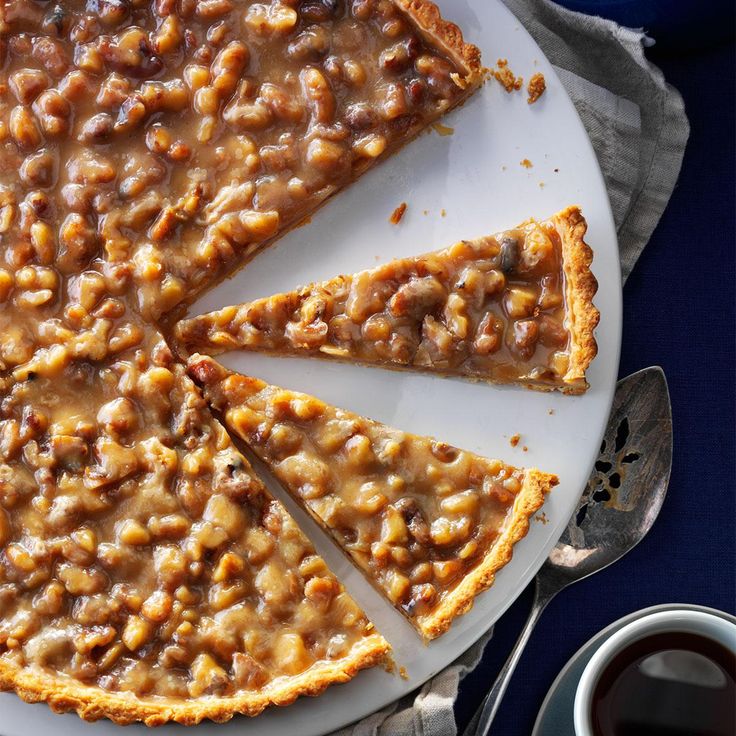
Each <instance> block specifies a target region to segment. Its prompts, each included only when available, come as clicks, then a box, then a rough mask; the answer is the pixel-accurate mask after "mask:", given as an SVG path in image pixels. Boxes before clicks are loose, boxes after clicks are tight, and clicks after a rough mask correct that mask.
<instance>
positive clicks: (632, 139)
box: [333, 0, 690, 736]
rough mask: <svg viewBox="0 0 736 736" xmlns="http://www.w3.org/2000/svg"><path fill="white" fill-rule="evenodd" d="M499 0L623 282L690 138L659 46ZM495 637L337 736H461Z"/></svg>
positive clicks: (601, 24)
mask: <svg viewBox="0 0 736 736" xmlns="http://www.w3.org/2000/svg"><path fill="white" fill-rule="evenodd" d="M483 1H484V0H478V2H483ZM503 1H504V2H505V3H506V5H507V6H508V7H509V9H510V10H511V11H512V12H513V13H514V14H515V15H516V17H517V18H518V19H519V20H520V21H521V22H522V23H523V25H524V26H525V28H526V29H527V30H528V31H529V33H530V34H531V35H532V36H533V38H534V40H535V41H536V42H537V43H538V44H539V46H540V47H541V49H542V51H544V53H545V55H546V56H547V58H548V59H549V60H550V61H551V62H552V64H553V66H554V67H555V71H556V72H557V74H558V76H559V77H560V80H561V81H562V84H563V85H564V86H565V89H566V90H567V93H568V94H569V95H570V98H571V99H572V101H573V103H574V104H575V107H576V108H577V111H578V114H579V115H580V118H581V119H582V121H583V124H584V125H585V128H586V129H587V131H588V135H589V136H590V139H591V141H592V143H593V148H594V149H595V152H596V155H597V157H598V162H599V164H600V167H601V170H602V172H603V177H604V179H605V181H606V187H607V189H608V196H609V198H610V200H611V209H612V210H613V217H614V220H615V223H616V229H617V231H618V240H619V253H620V257H621V269H622V273H623V277H624V279H626V278H627V277H628V275H629V274H630V273H631V270H632V268H633V267H634V264H635V263H636V260H637V258H638V257H639V256H640V255H641V252H642V250H643V249H644V246H645V245H646V244H647V242H648V241H649V237H650V236H651V234H652V232H653V231H654V228H655V227H656V225H657V223H658V222H659V218H660V217H661V216H662V212H664V208H665V207H666V205H667V202H668V201H669V198H670V196H671V194H672V190H673V189H674V187H675V182H676V181H677V177H678V175H679V173H680V166H681V165H682V157H683V154H684V152H685V144H686V143H687V138H688V135H689V132H690V126H689V125H688V122H687V117H686V115H685V107H684V104H683V102H682V97H680V94H679V93H678V92H677V90H675V89H674V88H673V87H671V86H670V85H668V84H667V83H666V82H665V80H664V77H663V76H662V72H660V70H659V69H657V67H656V66H654V65H652V64H650V63H649V62H648V61H647V60H646V58H645V56H644V49H645V48H646V47H647V46H649V45H651V44H652V43H653V41H652V40H651V39H649V38H648V37H647V36H646V35H645V34H644V32H643V31H641V30H635V29H631V28H623V27H621V26H619V25H617V24H616V23H613V22H612V21H608V20H604V19H602V18H596V17H592V16H588V15H583V14H581V13H574V12H572V11H569V10H566V9H564V8H561V7H560V6H558V5H555V4H554V3H552V2H550V0H503ZM492 635H493V632H492V631H490V632H489V633H487V634H486V635H485V636H484V637H483V638H482V639H480V640H479V641H478V642H477V643H476V644H474V645H473V646H472V647H470V649H468V650H467V651H466V652H464V653H463V654H462V655H461V656H460V657H458V658H457V659H456V660H455V662H453V663H452V664H451V665H450V666H449V667H447V668H446V669H445V670H443V671H442V672H440V674H438V675H436V676H435V677H434V678H433V679H432V680H430V681H429V682H427V683H425V684H424V685H423V686H422V687H421V688H420V689H419V690H418V691H416V692H414V693H411V694H410V695H407V696H406V697H404V698H402V699H401V700H399V701H397V702H396V703H393V704H391V705H390V706H388V707H387V708H384V709H383V710H381V711H378V712H376V713H374V714H373V715H371V716H369V717H368V718H365V719H363V720H362V721H359V722H358V723H356V724H353V725H352V726H350V727H348V728H345V729H342V730H341V731H338V732H336V733H335V734H333V736H455V734H456V733H457V728H456V725H455V717H454V713H453V704H454V702H455V698H456V697H457V692H458V687H459V685H460V680H461V679H462V678H463V677H464V676H465V675H466V674H467V673H468V672H470V671H471V670H472V669H473V668H474V667H475V666H476V665H477V664H478V662H479V661H480V658H481V656H482V654H483V649H484V648H485V645H486V644H487V643H488V641H489V640H490V639H491V637H492Z"/></svg>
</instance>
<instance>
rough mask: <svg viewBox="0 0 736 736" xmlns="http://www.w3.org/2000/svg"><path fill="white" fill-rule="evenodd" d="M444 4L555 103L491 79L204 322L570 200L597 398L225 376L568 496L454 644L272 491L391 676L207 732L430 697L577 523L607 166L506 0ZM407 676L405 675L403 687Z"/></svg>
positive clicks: (610, 328)
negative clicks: (300, 395) (376, 645)
mask: <svg viewBox="0 0 736 736" xmlns="http://www.w3.org/2000/svg"><path fill="white" fill-rule="evenodd" d="M437 3H438V5H440V7H441V9H442V10H443V13H444V14H445V16H446V17H447V18H449V19H451V20H453V21H455V22H456V23H458V24H459V25H460V26H461V27H462V29H463V31H464V32H465V36H466V38H467V39H468V40H469V41H471V42H472V43H475V44H476V45H478V46H479V47H480V49H481V51H482V52H483V57H484V61H485V63H486V64H488V65H493V64H495V62H496V60H497V59H498V58H499V57H503V58H507V59H508V61H509V66H510V68H511V69H512V70H513V71H514V72H515V73H516V74H517V75H523V76H524V78H525V79H528V78H529V77H530V76H531V75H532V74H533V73H535V72H542V73H543V74H544V76H545V78H546V80H547V91H546V93H545V94H544V95H543V96H542V98H541V99H540V100H539V101H538V102H537V103H536V104H534V105H529V104H527V101H526V95H525V94H524V93H523V92H516V93H513V94H507V93H506V92H504V91H503V89H502V88H501V86H500V85H499V84H497V83H495V82H489V83H487V84H486V85H485V87H484V89H482V90H481V91H479V92H478V93H477V94H475V95H474V96H473V97H472V98H471V99H470V100H469V101H468V102H467V103H466V104H465V105H464V106H463V107H462V108H460V109H458V110H456V111H454V112H453V113H452V114H451V115H450V116H448V117H447V119H445V120H443V124H444V125H447V126H450V127H451V128H452V134H448V133H449V131H448V130H446V129H441V131H435V130H430V132H428V133H426V134H424V135H422V136H420V137H419V138H418V139H417V140H416V141H414V142H412V143H411V144H409V145H408V146H406V147H405V148H404V149H403V150H402V151H401V152H400V153H399V154H398V155H395V156H394V157H392V158H391V159H390V160H388V161H386V162H384V163H382V164H380V165H379V166H378V167H376V168H375V169H374V170H372V171H370V172H369V173H368V174H366V175H365V176H363V177H362V178H361V179H360V180H359V181H358V182H357V183H356V184H354V185H353V186H352V187H350V188H349V189H348V190H347V191H346V192H343V193H341V194H339V195H338V196H336V197H335V198H334V199H333V200H332V201H330V202H329V203H328V204H327V205H326V206H325V207H324V208H323V209H322V210H321V211H320V212H319V213H318V214H317V215H316V216H315V217H314V219H313V221H312V222H311V223H309V224H308V225H305V226H302V227H299V228H297V229H295V230H294V231H292V232H291V233H289V234H288V235H287V236H286V237H284V238H283V239H281V240H280V241H279V242H278V243H277V244H276V245H274V246H273V247H271V248H270V249H268V250H267V251H265V252H263V253H261V254H260V255H258V256H256V258H255V259H254V260H253V261H252V262H251V263H250V264H249V265H248V266H247V268H244V269H242V270H241V271H240V272H239V273H238V274H236V276H235V277H234V278H232V279H230V280H229V281H226V282H224V283H222V284H221V285H220V286H219V287H218V288H216V289H214V290H212V291H211V292H209V293H207V294H206V295H205V296H204V297H203V298H202V299H200V300H199V301H198V302H197V303H196V304H195V305H193V307H192V309H191V313H192V314H196V313H199V312H203V311H207V310H210V309H215V308H219V307H222V306H224V305H226V304H232V303H236V302H240V301H244V300H247V299H252V298H255V297H260V296H265V295H268V294H271V293H275V292H278V291H283V290H288V289H291V288H293V287H295V286H296V285H298V284H304V283H308V282H310V281H313V280H318V279H325V278H329V277H332V276H334V275H336V274H338V273H347V272H352V271H356V270H360V269H364V268H369V267H371V266H374V265H376V263H378V262H382V261H386V260H388V259H390V258H393V257H398V256H407V255H413V254H418V253H422V252H425V251H429V250H433V249H436V248H442V247H445V246H447V245H450V244H451V243H453V242H455V241H457V240H460V239H461V238H473V237H477V236H479V235H484V234H488V233H492V232H494V231H497V230H501V229H504V228H507V227H513V226H514V225H516V224H518V223H519V222H521V221H523V220H525V219H527V218H529V217H531V216H534V217H538V218H544V217H547V216H549V215H551V214H552V213H554V212H556V211H557V210H559V209H561V208H563V207H565V206H566V205H568V204H579V205H580V206H581V207H582V209H583V213H584V215H585V217H586V219H587V221H588V224H589V229H588V236H587V238H586V239H587V241H588V242H589V243H590V245H591V247H592V248H593V250H594V252H595V259H594V262H593V271H594V273H595V275H596V277H597V278H598V282H599V284H600V286H599V290H598V294H597V296H596V298H595V303H596V305H597V306H598V309H599V310H600V312H601V324H600V326H599V328H598V330H597V332H596V338H597V341H598V347H599V350H598V357H597V358H596V360H595V361H594V362H593V365H592V367H591V369H590V371H589V374H588V375H589V380H590V384H591V387H590V390H589V391H588V392H587V393H586V394H585V395H584V396H579V397H570V396H561V395H557V394H546V393H540V392H534V391H528V390H524V389H520V388H514V387H495V386H487V385H483V384H478V383H471V382H469V381H462V380H454V379H446V378H434V377H431V376H421V375H412V374H410V373H400V372H395V371H389V370H380V369H375V368H373V369H371V368H363V367H358V366H350V365H343V364H338V363H329V362H326V361H318V360H303V359H302V360H300V359H295V358H288V359H287V358H283V359H277V358H269V357H267V356H257V355H248V354H245V353H232V354H228V355H225V356H222V362H223V363H224V364H225V365H227V366H228V367H230V368H233V369H235V370H239V371H242V372H245V373H250V374H252V375H255V376H259V377H261V378H264V379H266V380H268V381H271V382H273V383H276V384H279V385H282V386H286V387H289V388H293V389H297V390H301V391H305V392H308V393H313V394H315V395H316V396H318V397H320V398H322V399H324V400H326V401H329V402H332V403H334V404H336V405H338V406H341V407H344V408H346V409H350V410H352V411H356V412H358V413H361V414H365V415H367V416H369V417H371V418H373V419H377V420H379V421H382V422H386V423H388V424H390V425H393V426H396V427H399V428H401V429H405V430H408V431H410V432H414V433H418V434H425V435H433V436H435V437H437V438H439V439H441V440H443V441H446V442H449V443H451V444H454V445H456V446H458V447H462V448H466V449H469V450H473V451H474V452H477V453H480V454H482V455H487V456H491V457H499V458H502V459H504V460H506V461H509V462H511V463H515V464H519V465H526V466H532V465H534V466H537V467H539V468H541V469H543V470H546V471H550V472H554V473H557V474H558V475H559V477H560V485H559V486H558V487H557V488H555V490H554V491H553V493H552V494H551V496H550V497H549V498H548V500H547V502H546V503H545V506H544V509H543V510H544V514H543V515H542V514H540V515H538V517H537V520H536V521H535V522H533V523H532V525H531V529H530V531H529V534H528V536H527V537H526V538H525V539H524V540H522V541H521V542H520V543H519V544H518V545H517V546H516V549H515V551H514V558H513V560H512V561H511V562H510V563H509V564H508V565H507V566H506V567H505V568H504V569H503V570H502V571H501V572H500V573H499V575H498V576H497V579H496V582H495V583H494V585H493V587H492V588H491V589H490V590H489V591H487V592H486V593H484V594H482V595H481V596H479V597H478V599H477V600H476V602H475V606H474V607H473V609H472V610H471V611H470V612H469V613H468V614H466V615H465V616H463V617H461V618H459V619H458V620H457V621H456V622H455V624H454V625H453V627H452V629H451V630H450V631H449V632H448V633H447V634H445V635H444V636H443V637H441V638H440V639H439V640H437V641H435V642H432V643H431V644H429V645H428V646H425V645H424V644H422V642H421V640H420V639H419V637H418V636H417V634H416V633H415V632H414V630H413V629H412V628H411V627H410V626H409V624H408V623H407V622H406V621H405V620H404V619H403V618H402V617H401V616H400V615H399V614H398V613H397V612H396V611H395V610H394V609H393V608H392V607H391V606H389V605H388V604H387V603H386V602H385V601H384V600H383V599H382V598H380V597H379V595H378V594H377V593H376V592H375V591H374V590H373V589H372V588H371V587H370V586H369V585H368V584H367V583H366V581H365V580H364V579H363V577H362V575H361V574H360V573H359V572H358V571H357V570H356V569H355V568H354V567H353V566H352V565H351V564H350V563H349V562H348V561H347V559H346V558H345V557H344V556H343V555H342V554H341V553H340V552H339V551H338V550H337V548H336V547H335V546H334V545H333V544H332V543H331V542H330V541H329V539H327V537H326V536H325V535H324V533H323V532H322V531H321V530H320V529H319V528H318V527H317V526H316V525H315V524H314V523H313V522H312V521H311V520H310V519H309V518H307V516H306V515H305V514H304V513H303V512H302V511H301V510H299V509H298V508H297V507H296V505H295V504H294V503H293V502H292V501H291V500H290V499H289V498H288V497H285V494H284V493H283V492H282V490H281V489H280V488H279V487H278V486H277V485H276V484H275V483H270V486H271V488H272V489H273V493H274V495H276V496H278V497H280V498H282V499H283V500H284V502H285V504H286V506H287V508H288V509H289V510H290V511H291V512H292V513H293V514H294V516H295V517H296V519H297V521H298V522H299V523H300V524H301V525H302V527H303V528H304V530H305V531H306V533H307V534H308V535H309V536H310V537H311V538H312V540H313V541H314V543H315V546H316V547H317V549H318V551H319V552H320V553H321V554H322V555H323V556H324V557H325V558H326V560H327V562H328V564H329V565H330V566H331V567H332V569H333V570H334V572H335V573H336V574H337V575H338V577H339V578H340V579H341V580H342V581H343V582H344V584H345V586H346V587H347V588H348V590H349V591H350V592H351V593H352V594H353V595H354V596H355V598H356V599H357V600H358V601H359V602H360V603H361V605H362V606H363V607H364V609H365V610H366V612H367V613H368V615H369V616H370V617H371V619H372V620H373V621H374V622H375V624H376V626H377V628H378V629H379V630H380V631H381V633H383V635H384V636H385V637H386V638H387V639H388V640H389V642H390V643H391V645H392V646H393V649H394V659H395V662H396V665H397V667H396V672H395V673H393V674H390V673H387V672H385V671H383V670H382V669H380V668H375V669H374V670H372V671H367V672H362V673H360V674H359V675H358V676H357V677H356V678H355V679H354V680H353V681H351V682H350V683H348V684H346V685H339V686H334V687H332V688H330V689H329V690H328V691H327V692H325V693H324V694H323V695H321V696H320V697H319V698H314V699H310V698H302V699H300V700H299V701H298V702H296V703H294V704H292V705H290V706H289V707H287V708H271V709H269V710H268V711H266V712H265V713H264V714H262V715H261V716H259V717H258V718H255V719H245V718H235V719H233V720H232V721H231V722H230V723H228V724H221V725H217V724H212V723H203V724H202V725H200V726H198V727H197V732H198V733H202V734H218V736H226V734H228V733H242V732H243V731H245V732H247V733H248V735H249V736H256V735H257V736H266V735H268V734H285V733H299V734H300V736H313V735H315V734H322V733H328V732H329V731H332V730H334V729H337V728H340V727H342V726H345V725H347V724H349V723H351V722H353V721H356V720H357V719H359V718H362V717H364V716H366V715H368V714H369V713H371V712H373V711H375V710H377V709H379V708H382V707H384V706H386V705H388V704H389V703H391V702H392V701H394V700H396V699H397V698H399V697H401V696H402V695H406V694H407V693H409V692H411V691H412V690H414V689H416V688H417V687H419V686H420V685H421V684H422V683H424V682H425V681H426V680H428V679H429V678H430V677H432V676H433V675H434V674H436V673H437V672H438V671H440V670H441V669H443V668H444V667H446V666H447V665H448V664H449V663H450V662H452V661H453V660H454V659H455V658H456V657H457V656H458V655H460V654H461V653H462V652H463V651H464V650H465V649H467V648H468V647H469V646H470V645H471V644H473V643H474V642H475V641H476V640H477V639H478V638H479V637H480V636H481V635H482V634H483V633H484V632H485V631H487V630H488V628H489V627H490V626H491V625H492V624H493V623H494V621H496V620H497V619H498V617H499V616H500V615H501V614H502V613H503V612H504V611H505V610H506V609H507V608H508V607H509V605H511V603H512V602H513V601H514V599H515V598H516V597H517V595H519V593H520V592H521V591H522V590H523V589H524V587H525V586H526V585H527V584H528V583H529V581H530V579H531V578H532V576H533V575H534V574H535V573H536V571H537V569H538V568H539V566H540V565H541V564H542V562H543V561H544V559H545V558H546V556H547V554H548V552H549V550H550V549H551V547H552V546H553V545H554V544H555V542H556V540H557V538H558V537H559V535H560V534H561V532H562V530H563V529H564V527H565V525H566V524H567V521H568V519H569V517H570V515H571V513H572V512H573V510H574V508H575V504H576V502H577V500H578V498H579V496H580V493H581V491H582V488H583V486H584V484H585V481H586V480H587V478H588V474H589V472H590V469H591V467H592V465H593V461H594V459H595V457H596V455H597V452H598V449H599V446H600V441H601V437H602V435H603V430H604V427H605V424H606V420H607V418H608V412H609V409H610V406H611V400H612V397H613V391H614V386H615V381H616V374H617V369H618V357H619V347H620V337H621V278H620V268H619V260H618V247H617V242H616V232H615V228H614V224H613V218H612V216H611V210H610V206H609V203H608V196H607V194H606V189H605V185H604V182H603V177H602V176H601V172H600V169H599V168H598V163H597V161H596V158H595V154H594V152H593V149H592V147H591V144H590V141H589V139H588V136H587V134H586V132H585V129H584V128H583V125H582V123H581V122H580V119H579V118H578V116H577V113H576V112H575V108H574V107H573V105H572V103H571V102H570V99H569V98H568V96H567V94H566V93H565V90H564V88H563V87H562V85H561V83H560V81H559V80H558V79H557V77H556V75H555V73H554V71H553V69H552V67H551V65H550V64H549V62H548V61H547V60H546V59H545V57H544V55H543V54H542V52H541V50H540V49H539V47H538V46H537V45H536V44H535V43H534V41H533V40H532V39H531V38H530V36H529V35H528V34H527V33H526V31H525V30H524V29H523V27H522V26H521V24H520V23H519V21H518V20H517V19H516V18H515V17H514V16H513V15H512V14H511V13H510V12H509V11H508V10H507V9H506V8H505V7H504V6H503V5H502V4H501V2H500V1H499V0H437ZM522 161H524V162H525V164H526V165H522V163H521V162H522ZM529 162H530V163H531V166H530V165H529ZM401 202H406V203H407V205H408V207H407V210H406V214H405V215H404V218H403V219H402V220H401V222H400V224H398V225H392V224H390V223H389V217H390V215H391V213H392V211H393V210H394V209H395V208H396V207H397V206H398V205H399V204H400V203H401ZM516 433H519V434H521V441H520V442H519V444H518V446H517V447H516V448H512V447H511V445H510V443H509V438H510V437H511V436H512V435H514V434H516ZM491 646H493V644H491ZM400 667H403V668H404V671H405V672H406V677H405V678H402V677H401V676H399V675H398V674H397V672H398V671H399V668H400ZM0 713H2V720H1V721H0V734H2V735H3V736H26V735H27V734H29V733H33V734H37V733H43V732H44V731H46V730H48V731H49V732H53V733H54V734H55V735H56V736H78V734H85V733H90V734H98V735H99V736H102V735H103V734H120V733H121V731H120V728H119V727H117V726H114V725H112V724H110V723H109V722H107V721H101V722H98V723H95V724H86V723H82V722H81V721H80V719H79V718H78V717H77V716H76V715H65V716H57V715H54V714H52V713H51V711H50V710H49V709H48V707H47V706H45V705H27V704H25V703H22V702H21V701H20V700H19V699H18V698H17V697H16V696H14V695H10V694H0ZM143 730H144V727H143V726H131V727H127V728H126V733H127V734H130V733H131V732H136V731H141V732H142V731H143ZM163 730H164V732H167V733H168V732H177V733H182V734H183V733H184V727H181V726H176V725H173V726H165V727H163ZM188 732H189V733H191V729H189V730H188Z"/></svg>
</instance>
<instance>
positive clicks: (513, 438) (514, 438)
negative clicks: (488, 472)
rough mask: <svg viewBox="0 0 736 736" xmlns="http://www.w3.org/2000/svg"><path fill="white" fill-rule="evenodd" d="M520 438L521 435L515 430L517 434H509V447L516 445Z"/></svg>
mask: <svg viewBox="0 0 736 736" xmlns="http://www.w3.org/2000/svg"><path fill="white" fill-rule="evenodd" d="M520 439H521V435H520V434H518V432H517V434H514V435H511V438H510V439H509V444H510V445H511V447H516V446H517V445H518V444H519V440H520Z"/></svg>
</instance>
